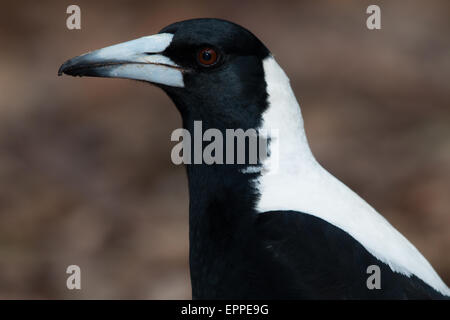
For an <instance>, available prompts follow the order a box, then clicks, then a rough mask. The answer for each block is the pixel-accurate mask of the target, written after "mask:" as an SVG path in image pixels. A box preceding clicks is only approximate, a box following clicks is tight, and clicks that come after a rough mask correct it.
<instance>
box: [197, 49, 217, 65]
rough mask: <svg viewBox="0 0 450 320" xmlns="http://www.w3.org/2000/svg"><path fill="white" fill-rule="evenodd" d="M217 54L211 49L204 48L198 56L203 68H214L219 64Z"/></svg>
mask: <svg viewBox="0 0 450 320" xmlns="http://www.w3.org/2000/svg"><path fill="white" fill-rule="evenodd" d="M217 58H218V55H217V52H216V51H215V50H214V49H211V48H204V49H202V50H200V51H199V52H198V54H197V59H198V62H199V63H200V64H201V65H203V66H212V65H213V64H214V63H216V62H217Z"/></svg>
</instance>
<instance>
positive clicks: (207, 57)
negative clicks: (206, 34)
mask: <svg viewBox="0 0 450 320" xmlns="http://www.w3.org/2000/svg"><path fill="white" fill-rule="evenodd" d="M202 58H203V60H205V61H209V60H211V59H212V55H211V52H209V50H205V51H203V53H202Z"/></svg>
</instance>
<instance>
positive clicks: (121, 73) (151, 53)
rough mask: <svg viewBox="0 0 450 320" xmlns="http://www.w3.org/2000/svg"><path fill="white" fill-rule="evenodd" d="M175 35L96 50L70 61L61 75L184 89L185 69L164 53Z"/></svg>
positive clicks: (62, 67)
mask: <svg viewBox="0 0 450 320" xmlns="http://www.w3.org/2000/svg"><path fill="white" fill-rule="evenodd" d="M172 38H173V34H170V33H160V34H155V35H153V36H148V37H143V38H139V39H136V40H131V41H127V42H124V43H120V44H116V45H113V46H110V47H106V48H103V49H99V50H96V51H92V52H89V53H86V54H83V55H81V56H78V57H75V58H73V59H70V60H68V61H66V62H64V64H63V65H62V66H61V67H60V68H59V70H58V75H59V76H60V75H62V74H63V73H65V74H68V75H71V76H80V77H83V76H87V77H104V78H124V79H134V80H143V81H148V82H151V83H157V84H162V85H166V86H171V87H184V82H183V69H182V68H181V67H180V66H178V65H177V64H176V63H174V62H173V61H171V60H170V59H169V58H168V57H166V56H164V55H163V54H162V52H163V51H164V50H165V49H166V48H167V47H168V46H169V45H170V43H171V42H172Z"/></svg>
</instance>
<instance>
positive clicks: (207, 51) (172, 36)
mask: <svg viewBox="0 0 450 320" xmlns="http://www.w3.org/2000/svg"><path fill="white" fill-rule="evenodd" d="M269 55H270V52H269V50H268V49H267V48H266V47H265V46H264V44H263V43H262V42H261V41H260V40H259V39H258V38H257V37H256V36H254V35H253V34H252V33H251V32H249V31H248V30H246V29H244V28H243V27H241V26H239V25H236V24H234V23H231V22H228V21H224V20H219V19H193V20H187V21H182V22H177V23H174V24H172V25H169V26H167V27H165V28H163V29H162V30H161V31H160V32H159V33H158V34H156V35H153V36H147V37H143V38H139V39H136V40H132V41H128V42H124V43H121V44H117V45H113V46H110V47H106V48H103V49H99V50H96V51H93V52H89V53H87V54H84V55H81V56H78V57H75V58H73V59H70V60H68V61H67V62H65V63H64V64H63V65H62V66H61V67H60V69H59V72H58V74H59V75H61V74H62V73H65V74H68V75H72V76H93V77H112V78H127V79H135V80H141V81H146V82H149V83H152V84H154V85H157V86H159V87H160V88H162V89H163V90H164V91H165V92H166V93H167V94H168V95H169V96H170V97H171V98H172V100H173V101H174V103H175V104H176V106H177V108H178V109H179V111H180V112H181V114H182V116H183V121H184V123H185V125H186V126H188V127H190V124H189V122H192V121H194V120H202V121H203V123H204V124H206V126H208V127H215V128H219V129H220V128H243V129H246V128H251V127H256V126H257V125H258V122H259V121H260V119H261V114H262V113H263V111H264V109H265V108H266V98H267V93H266V83H265V79H264V69H263V60H264V59H265V58H267V57H268V56H269Z"/></svg>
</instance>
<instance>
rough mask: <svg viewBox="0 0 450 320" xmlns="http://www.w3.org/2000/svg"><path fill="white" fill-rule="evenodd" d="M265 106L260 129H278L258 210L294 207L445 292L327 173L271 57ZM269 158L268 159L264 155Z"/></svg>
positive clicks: (404, 244) (413, 253)
mask: <svg viewBox="0 0 450 320" xmlns="http://www.w3.org/2000/svg"><path fill="white" fill-rule="evenodd" d="M263 66H264V72H265V80H266V84H267V92H268V109H267V110H266V111H265V113H264V114H263V123H262V126H261V128H260V130H261V131H264V132H271V131H273V130H277V131H278V134H277V136H278V137H277V138H272V139H271V145H270V150H272V149H273V150H277V153H278V163H277V164H276V170H275V169H273V168H272V166H274V163H271V162H270V161H269V160H268V159H266V160H265V162H263V170H262V171H261V176H260V177H259V178H257V180H256V181H255V184H256V187H257V189H258V191H259V193H260V199H259V202H258V203H257V211H258V212H266V211H274V210H293V211H299V212H303V213H306V214H310V215H313V216H316V217H319V218H321V219H323V220H325V221H327V222H329V223H331V224H333V225H335V226H336V227H338V228H340V229H342V230H343V231H345V232H347V233H348V234H350V235H351V236H352V237H353V238H354V239H356V240H357V241H358V242H359V243H361V244H362V245H363V246H364V247H365V248H366V249H367V250H368V251H369V252H370V253H371V254H372V255H374V256H375V257H376V258H377V259H379V260H380V261H382V262H384V263H386V264H388V265H389V266H390V268H391V269H392V270H393V271H395V272H398V273H401V274H404V275H406V276H408V277H410V276H411V274H414V275H415V276H417V277H418V278H420V279H422V280H423V281H424V282H425V283H427V284H428V285H430V286H431V287H433V288H434V289H436V290H437V291H439V292H440V293H442V294H444V295H450V289H449V288H448V287H447V286H446V285H445V283H444V282H443V281H442V280H441V278H440V277H439V275H438V274H437V273H436V272H435V271H434V269H433V267H432V266H431V265H430V263H429V262H428V261H427V260H426V259H425V258H424V257H423V256H422V254H420V252H419V251H418V250H417V249H416V248H415V247H414V246H413V245H412V244H411V243H410V242H409V241H408V240H407V239H406V238H405V237H404V236H403V235H402V234H400V233H399V232H398V231H397V230H396V229H395V228H394V227H392V225H390V224H389V222H388V221H387V220H386V219H384V218H383V217H382V216H381V215H380V214H378V213H377V212H376V211H375V210H374V209H373V208H372V207H371V206H370V205H369V204H367V203H366V202H365V201H364V200H363V199H362V198H360V197H359V196H358V195H357V194H356V193H354V192H353V191H352V190H350V189H349V188H348V187H347V186H346V185H344V184H343V183H342V182H340V181H339V180H338V179H336V178H335V177H334V176H332V175H331V174H330V173H328V172H327V171H326V170H325V169H324V168H323V167H322V166H321V165H320V164H319V163H318V162H317V161H316V159H315V158H314V156H313V154H312V153H311V150H310V148H309V145H308V141H307V138H306V135H305V130H304V126H303V119H302V115H301V111H300V106H299V105H298V102H297V100H296V98H295V95H294V93H293V91H292V89H291V86H290V83H289V78H288V77H287V76H286V74H285V73H284V71H283V70H282V69H281V67H280V66H279V65H278V64H277V62H276V61H275V59H274V58H273V57H272V56H269V57H268V58H266V59H265V60H264V61H263ZM269 159H270V158H269Z"/></svg>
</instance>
